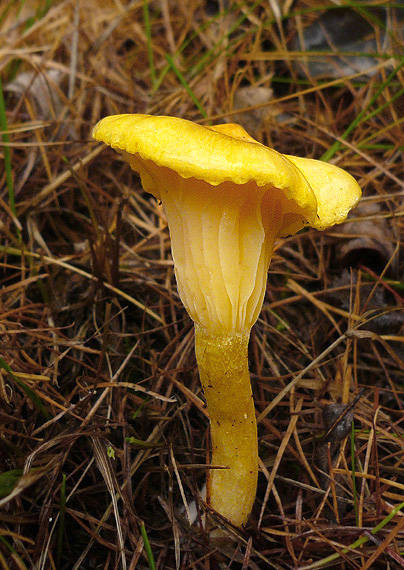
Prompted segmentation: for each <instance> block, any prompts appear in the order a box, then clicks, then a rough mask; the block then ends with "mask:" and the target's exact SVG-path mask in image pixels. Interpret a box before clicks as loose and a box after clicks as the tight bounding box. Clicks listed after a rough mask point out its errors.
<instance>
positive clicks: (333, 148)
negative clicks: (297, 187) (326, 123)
mask: <svg viewBox="0 0 404 570" xmlns="http://www.w3.org/2000/svg"><path fill="white" fill-rule="evenodd" d="M403 66H404V57H402V58H401V59H400V61H399V63H398V65H397V67H395V68H394V69H393V71H392V72H391V73H390V75H389V76H388V77H387V79H386V80H385V81H383V83H382V84H381V85H380V87H379V89H377V91H376V92H375V94H374V95H373V97H371V99H370V101H369V103H368V104H367V105H366V107H364V108H363V109H362V111H361V112H360V113H359V114H358V115H357V116H356V117H355V119H354V120H353V121H352V123H351V124H350V125H349V127H348V128H347V129H346V130H345V132H344V133H343V134H342V135H341V136H340V138H341V139H344V140H345V139H347V138H348V136H349V135H350V134H351V132H352V131H353V130H354V129H355V128H356V127H357V126H358V125H359V124H361V123H362V122H364V121H366V120H368V119H369V118H371V117H373V116H374V114H375V112H371V113H369V114H368V115H366V113H367V112H368V110H369V108H370V107H371V106H372V105H373V103H374V102H375V101H376V100H377V98H378V97H379V95H380V94H381V93H382V92H383V91H384V89H385V88H386V87H387V86H388V85H390V83H391V82H392V80H393V79H394V78H395V77H396V75H397V73H398V72H399V71H400V69H401V68H402V67H403ZM389 103H390V102H389ZM341 145H342V143H341V142H340V141H335V143H334V144H333V145H332V146H331V147H330V148H329V149H328V150H327V151H326V152H325V153H324V154H323V156H322V157H321V160H324V162H328V161H329V160H330V159H331V158H332V157H333V156H334V154H335V153H336V152H337V151H338V150H339V149H340V147H341Z"/></svg>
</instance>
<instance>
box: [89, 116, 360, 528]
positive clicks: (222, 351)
mask: <svg viewBox="0 0 404 570" xmlns="http://www.w3.org/2000/svg"><path fill="white" fill-rule="evenodd" d="M93 137H94V138H95V139H96V140H98V141H103V142H104V143H106V144H108V145H109V146H111V147H112V148H114V149H115V150H116V151H118V152H120V153H121V154H122V155H123V157H124V158H125V159H126V160H127V161H128V162H129V164H130V165H131V167H132V168H133V170H135V171H136V172H138V173H139V174H140V176H141V180H142V184H143V187H144V189H145V190H146V191H147V192H150V193H151V194H153V195H154V196H155V197H156V198H158V199H159V200H161V201H162V203H163V206H164V211H165V215H166V217H167V221H168V226H169V230H170V236H171V248H172V255H173V259H174V267H175V274H176V279H177V285H178V290H179V293H180V296H181V299H182V301H183V303H184V305H185V308H186V310H187V311H188V313H189V315H190V316H191V318H192V320H193V321H194V323H195V350H196V357H197V362H198V367H199V375H200V379H201V383H202V386H203V390H204V393H205V397H206V401H207V407H208V412H209V417H210V429H211V442H212V458H211V462H212V464H213V465H214V466H220V467H223V469H212V470H211V471H210V474H209V477H208V497H210V505H211V507H212V509H214V510H216V511H217V512H219V513H220V514H221V515H223V516H224V517H226V518H227V519H228V520H229V521H230V522H232V523H233V524H234V525H236V526H242V525H244V524H245V523H246V521H247V518H248V515H249V513H250V511H251V508H252V505H253V502H254V499H255V494H256V485H257V474H258V451H257V426H256V420H255V411H254V402H253V398H252V392H251V385H250V376H249V372H248V358H247V350H248V341H249V337H250V330H251V327H252V326H253V324H254V323H255V321H256V320H257V318H258V315H259V312H260V310H261V306H262V302H263V299H264V294H265V289H266V281H267V271H268V266H269V263H270V260H271V256H272V251H273V247H274V242H275V240H276V238H277V237H279V236H285V235H290V234H293V233H295V232H297V231H298V230H300V229H301V228H302V227H303V226H305V225H310V226H312V227H314V228H317V229H319V230H322V229H324V228H327V227H329V226H331V225H334V224H336V223H339V222H342V221H343V220H344V219H345V218H346V216H347V214H348V212H349V210H350V209H351V208H352V207H354V206H355V205H356V204H357V202H358V201H359V199H360V195H361V192H360V188H359V186H358V184H357V183H356V181H355V180H354V178H352V176H350V175H349V174H348V173H347V172H345V171H344V170H341V169H340V168H338V167H336V166H332V165H330V164H327V163H324V162H320V161H317V160H312V159H306V158H298V157H293V156H286V155H282V154H280V153H278V152H276V151H275V150H272V149H270V148H267V147H265V146H264V145H262V144H260V143H258V142H257V141H255V140H254V139H252V138H251V137H250V136H249V135H248V134H247V133H246V132H245V130H244V129H243V128H242V127H240V126H239V125H235V124H224V125H218V126H214V127H205V126H201V125H198V124H195V123H192V122H190V121H186V120H184V119H179V118H176V117H164V116H162V117H157V116H149V115H116V116H111V117H106V118H105V119H103V120H101V121H100V122H99V123H98V124H97V125H96V127H95V129H94V131H93Z"/></svg>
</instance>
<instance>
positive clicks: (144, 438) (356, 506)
mask: <svg viewBox="0 0 404 570" xmlns="http://www.w3.org/2000/svg"><path fill="white" fill-rule="evenodd" d="M345 4H347V3H345ZM348 4H349V5H350V6H352V8H351V9H352V10H354V12H356V13H358V12H361V13H362V14H363V16H364V18H365V19H366V20H367V21H368V22H369V25H370V26H371V27H372V29H373V33H374V36H375V38H376V40H377V46H376V49H375V50H374V52H375V53H374V56H375V57H374V59H373V60H372V61H371V65H372V70H373V71H372V74H371V75H369V76H365V75H363V73H361V71H360V69H359V70H358V71H357V72H356V73H355V71H354V70H351V71H350V72H349V73H348V75H347V76H345V77H343V78H340V77H337V76H336V74H335V73H336V72H334V73H326V74H325V75H324V76H322V77H315V76H313V74H312V69H311V68H310V67H308V63H309V62H310V61H312V60H314V58H315V54H311V55H310V54H307V53H306V54H304V53H303V52H302V51H299V48H298V47H296V46H297V45H298V44H296V43H295V38H296V37H297V36H299V35H300V37H301V36H302V33H303V30H305V29H306V28H307V26H308V25H309V24H310V23H311V22H314V21H315V20H317V19H318V18H319V17H320V16H321V15H324V14H325V13H326V12H330V13H331V12H332V11H333V10H334V8H335V6H336V3H334V2H319V1H316V0H306V1H305V0H297V1H295V2H292V1H287V2H283V3H282V2H280V3H278V2H275V1H263V0H260V1H257V2H252V1H249V2H243V1H240V2H236V1H233V0H231V1H229V2H227V1H225V0H223V1H220V2H203V1H196V0H189V1H188V2H184V3H183V2H175V1H174V0H155V1H150V2H142V1H141V0H132V1H129V0H123V1H118V0H116V1H114V0H87V1H86V2H85V1H84V0H77V1H76V0H64V1H62V0H60V1H58V0H54V1H53V2H52V1H51V0H50V1H48V2H45V1H42V2H40V1H39V0H37V1H36V2H35V1H30V2H23V1H22V0H14V1H13V0H4V1H3V2H2V3H1V6H0V66H1V74H2V81H3V93H4V104H3V103H1V104H0V107H1V109H0V110H1V111H2V113H1V115H2V118H1V124H2V147H1V151H0V152H1V157H0V158H1V164H2V165H3V164H4V170H3V169H2V170H1V171H0V184H1V186H0V187H1V194H0V211H1V222H0V223H1V226H0V231H1V244H0V264H1V267H0V275H1V290H0V435H1V439H0V497H1V498H0V567H1V568H4V569H19V570H21V569H33V568H35V569H38V570H39V569H41V570H42V569H57V570H62V569H69V570H70V569H91V568H94V569H104V570H107V569H108V570H112V569H115V568H121V569H124V568H127V569H131V570H134V569H135V568H139V569H143V568H154V567H156V568H160V569H171V568H181V569H183V570H188V569H191V568H201V569H205V570H207V569H212V570H213V569H216V568H220V569H225V568H226V569H227V568H229V569H230V568H231V569H237V568H239V569H243V570H244V569H247V568H252V569H254V568H262V569H265V568H277V569H287V568H299V569H300V570H302V569H303V568H304V569H306V570H308V569H314V568H331V567H335V568H345V569H351V568H352V569H359V568H361V569H363V570H365V569H366V568H401V567H403V566H404V559H403V557H402V555H401V554H400V553H402V552H403V550H404V516H403V515H404V510H401V511H400V507H403V503H404V469H403V454H404V426H403V418H404V415H403V408H404V399H403V393H404V388H403V385H404V382H403V380H404V378H403V375H404V361H403V355H404V351H403V342H404V336H403V332H402V329H403V311H402V305H403V287H404V284H403V283H402V275H403V262H402V256H401V255H400V245H401V240H402V236H403V232H402V231H401V228H402V215H403V211H404V209H403V200H402V196H403V190H404V188H403V186H404V184H403V177H402V172H403V143H404V137H403V114H404V102H403V89H404V73H403V68H402V66H403V63H404V59H403V55H404V50H403V39H402V37H400V33H399V32H400V26H402V23H400V22H399V21H398V17H399V15H400V14H398V15H397V13H395V12H393V11H389V19H388V37H389V42H388V43H387V45H386V42H385V41H384V40H385V37H384V29H383V21H381V16H380V12H376V13H375V12H372V11H369V7H370V6H371V5H372V4H379V5H381V4H382V5H384V4H390V6H391V5H392V4H394V3H391V2H388V3H380V2H373V1H370V2H361V3H359V2H352V3H351V2H349V3H348ZM397 4H398V3H397ZM277 6H278V8H277ZM279 6H281V8H279ZM355 7H356V8H355ZM375 14H376V15H375ZM334 50H335V53H334V55H331V56H330V57H329V61H331V62H332V63H331V66H332V67H333V66H334V67H335V66H338V68H340V66H341V61H344V59H343V60H337V57H336V53H337V52H338V46H334ZM303 55H306V59H305V58H303ZM245 88H249V89H250V91H248V92H247V95H246V92H245ZM269 89H272V90H273V95H272V98H270V92H269ZM254 106H255V108H254V109H251V107H254ZM132 112H147V113H154V114H173V115H177V116H181V117H185V118H188V119H193V120H196V121H203V122H206V121H208V120H214V121H219V120H220V121H223V120H229V119H230V117H231V116H232V115H234V114H237V117H236V118H237V120H239V121H240V122H242V123H243V124H245V125H246V126H247V129H248V130H250V132H251V134H252V135H253V136H255V137H257V138H258V139H259V140H262V141H263V142H266V143H267V144H269V145H273V146H274V147H275V148H277V149H278V150H280V151H283V152H287V153H290V154H298V155H305V156H313V157H316V158H319V157H321V156H322V155H324V154H325V153H327V154H326V158H327V159H329V160H331V161H332V162H334V163H336V164H338V165H340V166H343V167H344V168H346V169H347V170H349V171H350V172H351V173H352V174H353V175H354V176H355V177H356V178H357V179H358V180H359V181H360V184H361V186H362V188H363V192H364V196H365V198H364V201H363V207H362V208H361V209H359V210H358V211H357V212H356V213H355V216H356V217H355V218H353V221H352V223H350V224H345V225H343V226H340V227H338V228H334V229H332V230H330V231H329V232H326V233H323V234H320V233H317V232H315V231H307V232H304V233H301V234H300V235H298V236H294V237H293V238H289V239H285V240H283V241H282V242H280V243H279V246H278V247H277V250H276V252H275V256H274V259H273V262H272V265H271V269H270V279H269V288H268V292H267V297H266V301H265V305H264V308H263V311H262V313H261V316H260V319H259V321H258V323H257V325H256V326H255V328H254V331H253V335H252V341H251V346H250V369H251V372H252V380H253V390H254V394H255V402H256V410H257V416H258V422H259V437H260V457H261V461H262V463H261V474H260V479H259V488H258V494H257V500H256V503H255V507H254V511H253V513H252V516H251V520H250V522H249V524H248V527H247V528H246V529H245V531H243V532H240V531H236V530H234V529H230V528H228V527H227V526H226V525H225V524H224V522H222V521H219V523H220V524H223V525H224V527H225V528H226V529H227V531H226V532H228V534H229V537H231V538H232V540H231V541H228V542H227V543H226V542H224V543H220V542H219V543H217V542H213V541H212V540H210V539H209V536H208V535H207V534H206V532H205V531H204V529H203V525H202V518H201V517H203V516H204V515H203V513H204V511H205V510H206V509H205V507H204V505H203V503H202V502H200V503H199V505H200V510H198V517H197V521H196V523H195V524H194V525H193V527H190V526H189V525H188V523H187V519H186V516H185V511H184V508H183V507H184V503H185V504H186V505H190V504H191V501H192V500H193V498H195V497H197V493H198V488H200V487H201V485H202V484H203V481H204V478H205V470H204V465H205V464H206V461H207V459H208V458H207V453H206V449H207V446H208V442H209V440H208V432H207V426H208V422H207V417H206V412H205V410H204V405H203V395H202V394H201V391H200V387H199V381H198V376H197V371H196V367H195V357H194V353H193V332H192V326H191V322H190V319H189V318H188V316H187V315H186V313H185V311H184V309H183V307H182V305H181V302H180V300H179V298H178V294H177V291H176V286H175V279H174V275H173V266H172V262H171V258H170V242H169V235H168V231H167V228H166V226H165V224H164V219H163V217H162V212H161V209H160V207H159V206H158V205H157V204H156V202H155V200H154V199H152V198H151V197H150V196H148V195H146V194H145V193H144V192H143V191H142V189H141V187H140V183H139V180H138V178H137V176H136V175H135V174H134V173H132V172H131V171H130V170H129V168H128V167H127V166H126V165H125V164H123V163H122V162H121V161H120V159H119V158H118V156H117V155H116V154H115V153H113V152H112V151H110V150H109V149H103V147H100V146H98V145H95V144H94V143H93V142H92V141H91V140H90V137H89V133H90V132H91V128H92V126H93V125H94V124H95V123H96V121H97V120H98V119H99V118H101V117H103V116H105V115H109V114H114V113H132ZM338 141H339V143H340V144H337V145H335V144H334V143H336V142H338ZM333 145H334V146H333ZM330 149H331V150H330ZM355 235H356V236H359V241H354V236H355ZM350 264H353V267H352V269H349V265H350ZM322 412H325V413H322ZM330 418H331V419H330ZM207 516H209V517H211V518H213V519H214V520H215V519H217V517H215V515H214V514H208V515H207Z"/></svg>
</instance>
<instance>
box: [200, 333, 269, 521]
mask: <svg viewBox="0 0 404 570" xmlns="http://www.w3.org/2000/svg"><path fill="white" fill-rule="evenodd" d="M249 337H250V332H249V331H247V332H246V333H231V334H228V335H220V334H217V333H216V334H214V333H211V332H210V331H207V330H206V329H202V328H201V327H198V326H197V325H196V326H195V350H196V358H197V361H198V366H199V375H200V379H201V383H202V387H203V390H204V393H205V397H206V402H207V407H208V412H209V417H210V429H211V443H212V459H211V463H212V465H213V466H214V467H221V469H211V470H210V473H209V476H208V493H207V496H208V501H209V503H210V506H211V507H212V509H214V510H215V511H217V512H218V513H220V514H221V515H222V516H224V517H226V518H227V519H228V520H229V521H230V522H231V523H233V524H234V525H236V526H242V525H244V524H245V523H246V522H247V518H248V515H249V514H250V512H251V508H252V505H253V503H254V499H255V494H256V488H257V476H258V449H257V424H256V420H255V410H254V401H253V396H252V392H251V383H250V375H249V372H248V341H249Z"/></svg>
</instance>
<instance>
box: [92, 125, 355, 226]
mask: <svg viewBox="0 0 404 570" xmlns="http://www.w3.org/2000/svg"><path fill="white" fill-rule="evenodd" d="M93 138H94V139H95V140H98V141H103V142H104V143H106V144H107V145H109V146H111V147H112V148H114V149H115V150H117V151H118V152H121V153H122V154H123V155H124V157H125V158H126V159H128V156H127V155H132V156H135V157H136V158H138V159H140V160H142V161H152V162H153V164H154V165H156V166H159V167H166V168H169V169H171V170H173V171H174V172H176V173H177V174H178V175H179V176H181V177H182V178H184V179H189V178H195V179H197V180H204V181H206V182H207V183H208V184H210V185H211V186H218V185H220V184H222V183H223V182H233V183H234V184H237V185H243V184H246V183H248V182H250V181H253V182H255V184H256V185H257V187H258V188H260V187H269V188H270V187H272V188H275V189H277V190H279V191H281V192H282V193H283V195H284V197H285V198H286V199H287V200H290V201H292V202H293V203H294V205H295V206H294V208H293V209H294V212H296V206H297V207H298V210H299V212H300V214H301V216H302V217H301V221H298V222H297V223H296V221H294V222H293V223H290V221H288V220H287V218H285V225H284V227H282V228H280V230H279V234H278V235H287V234H291V233H294V232H295V231H298V230H299V229H300V228H301V227H303V226H304V225H307V224H308V225H311V226H312V227H315V228H316V229H320V230H321V229H324V228H327V227H329V226H331V225H334V224H336V223H339V222H342V221H343V220H344V219H345V218H346V216H347V214H348V212H349V210H350V209H351V208H353V207H354V206H355V205H356V203H357V202H358V201H359V199H360V196H361V191H360V188H359V185H358V184H357V182H356V181H355V179H354V178H353V177H352V176H351V175H350V174H348V173H347V172H345V171H344V170H342V169H340V168H338V167H336V166H333V165H331V164H328V163H325V162H321V161H317V160H313V159H308V158H299V157H294V156H288V155H283V154H280V153H279V152H277V151H275V150H273V149H271V148H268V147H266V146H264V145H262V144H261V143H259V142H257V141H255V140H254V139H253V138H252V137H250V136H249V135H248V133H247V132H246V131H245V130H244V129H243V128H242V127H241V126H240V125H235V124H223V125H217V126H214V127H207V126H203V125H199V124H197V123H193V122H191V121H188V120H186V119H181V118H177V117H168V116H152V115H143V114H135V115H131V114H126V115H112V116H109V117H105V118H104V119H102V120H101V121H99V123H98V124H97V125H96V126H95V128H94V130H93ZM130 162H131V165H132V167H133V168H134V169H135V170H139V169H138V168H137V167H136V163H133V162H132V161H130ZM147 186H148V188H146V189H148V190H149V191H151V192H152V193H153V194H154V195H155V196H156V198H158V199H160V198H161V196H160V193H159V187H158V186H159V184H158V183H157V184H150V183H149V184H147Z"/></svg>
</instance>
